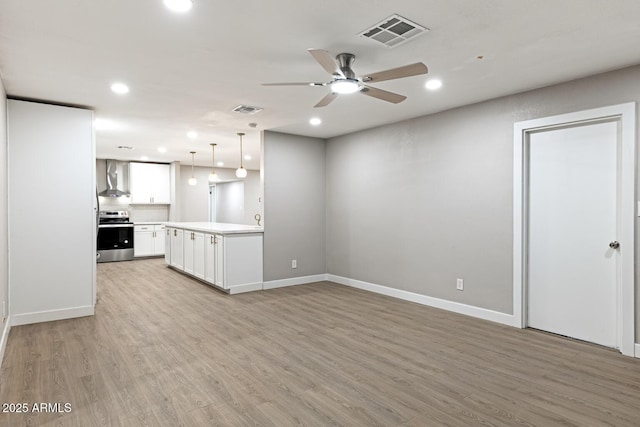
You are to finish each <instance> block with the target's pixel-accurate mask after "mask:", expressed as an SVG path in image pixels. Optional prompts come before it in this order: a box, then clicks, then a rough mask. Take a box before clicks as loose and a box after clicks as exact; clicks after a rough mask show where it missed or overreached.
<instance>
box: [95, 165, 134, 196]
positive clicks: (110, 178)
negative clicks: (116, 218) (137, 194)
mask: <svg viewBox="0 0 640 427" xmlns="http://www.w3.org/2000/svg"><path fill="white" fill-rule="evenodd" d="M106 162H107V189H106V190H104V191H101V192H100V193H99V194H98V195H99V196H102V197H129V196H130V195H131V194H130V193H129V192H127V191H122V190H118V167H117V163H116V161H115V160H106Z"/></svg>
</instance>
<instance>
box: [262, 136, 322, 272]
mask: <svg viewBox="0 0 640 427" xmlns="http://www.w3.org/2000/svg"><path fill="white" fill-rule="evenodd" d="M263 144H264V145H263V150H264V159H263V161H264V171H263V173H264V224H265V230H264V280H265V281H271V280H278V279H287V278H292V277H301V276H310V275H315V274H324V273H325V272H326V264H325V234H326V233H325V141H324V140H322V139H316V138H307V137H302V136H296V135H288V134H282V133H277V132H268V131H267V132H265V133H264V136H263ZM292 259H295V260H297V261H298V268H297V269H295V270H294V269H292V268H291V260H292Z"/></svg>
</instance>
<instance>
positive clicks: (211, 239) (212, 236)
mask: <svg viewBox="0 0 640 427" xmlns="http://www.w3.org/2000/svg"><path fill="white" fill-rule="evenodd" d="M211 244H212V245H213V236H211Z"/></svg>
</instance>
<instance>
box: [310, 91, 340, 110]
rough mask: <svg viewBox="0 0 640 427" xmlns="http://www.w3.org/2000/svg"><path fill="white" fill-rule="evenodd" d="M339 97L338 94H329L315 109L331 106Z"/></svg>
mask: <svg viewBox="0 0 640 427" xmlns="http://www.w3.org/2000/svg"><path fill="white" fill-rule="evenodd" d="M337 97H338V94H337V93H333V92H329V93H328V94H327V95H326V96H325V97H324V98H322V99H321V100H320V102H318V103H317V104H316V105H314V106H313V108H319V107H326V106H327V105H329V104H331V102H332V101H333V100H334V99H336V98H337Z"/></svg>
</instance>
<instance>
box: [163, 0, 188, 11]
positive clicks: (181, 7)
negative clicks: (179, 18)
mask: <svg viewBox="0 0 640 427" xmlns="http://www.w3.org/2000/svg"><path fill="white" fill-rule="evenodd" d="M164 5H165V6H167V8H168V9H169V10H171V11H172V12H177V13H184V12H187V11H189V10H191V8H192V7H193V2H192V1H191V0H164Z"/></svg>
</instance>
